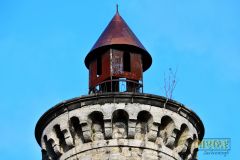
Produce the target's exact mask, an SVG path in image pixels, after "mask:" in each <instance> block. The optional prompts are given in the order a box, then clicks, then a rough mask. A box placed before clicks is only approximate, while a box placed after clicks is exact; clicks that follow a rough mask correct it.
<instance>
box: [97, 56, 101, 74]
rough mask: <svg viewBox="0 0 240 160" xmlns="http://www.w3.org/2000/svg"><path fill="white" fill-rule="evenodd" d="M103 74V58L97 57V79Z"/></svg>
mask: <svg viewBox="0 0 240 160" xmlns="http://www.w3.org/2000/svg"><path fill="white" fill-rule="evenodd" d="M101 74H102V56H98V57H97V77H99V76H100V75H101Z"/></svg>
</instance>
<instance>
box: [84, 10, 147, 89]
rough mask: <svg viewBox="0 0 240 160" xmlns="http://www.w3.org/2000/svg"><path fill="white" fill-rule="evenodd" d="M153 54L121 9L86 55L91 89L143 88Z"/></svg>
mask: <svg viewBox="0 0 240 160" xmlns="http://www.w3.org/2000/svg"><path fill="white" fill-rule="evenodd" d="M151 63H152V58H151V56H150V54H149V53H148V52H147V50H146V49H145V48H144V46H143V45H142V43H141V42H140V41H139V40H138V38H137V37H136V36H135V34H134V33H133V32H132V31H131V29H130V28H129V27H128V25H127V23H126V22H125V21H124V20H123V18H122V17H121V16H120V15H119V12H118V9H117V12H116V14H115V15H114V17H113V18H112V20H111V21H110V23H109V24H108V26H107V27H106V29H105V30H104V32H103V33H102V34H101V36H100V37H99V39H98V40H97V42H96V43H95V44H94V46H93V47H92V49H91V50H90V52H89V53H88V55H87V56H86V58H85V65H86V67H87V68H88V69H89V93H96V92H143V83H142V80H143V72H144V71H146V70H147V69H148V68H149V67H150V66H151Z"/></svg>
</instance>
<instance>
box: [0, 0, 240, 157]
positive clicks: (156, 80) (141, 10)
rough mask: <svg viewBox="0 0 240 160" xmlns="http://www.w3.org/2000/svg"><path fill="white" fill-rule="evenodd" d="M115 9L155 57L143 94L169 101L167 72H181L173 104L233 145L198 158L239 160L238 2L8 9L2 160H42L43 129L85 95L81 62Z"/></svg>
mask: <svg viewBox="0 0 240 160" xmlns="http://www.w3.org/2000/svg"><path fill="white" fill-rule="evenodd" d="M116 3H118V4H119V10H120V14H121V15H122V17H123V18H124V19H125V20H126V21H127V23H128V24H129V26H130V27H131V28H132V30H133V31H134V32H135V34H136V35H137V37H138V38H139V39H140V41H141V42H142V43H143V45H144V46H145V47H146V48H147V50H148V51H149V52H150V53H151V55H152V58H153V64H152V66H151V68H150V69H149V70H148V71H146V72H145V74H144V84H145V87H144V91H145V92H146V93H153V94H157V95H164V91H163V86H164V82H163V79H164V78H163V77H164V72H167V71H168V68H178V73H177V81H178V83H177V87H176V89H175V91H174V93H173V98H174V99H175V100H177V101H179V102H181V103H183V104H185V105H186V106H188V107H189V108H190V109H192V110H193V111H195V112H196V113H197V114H198V115H199V116H200V117H201V119H202V121H203V122H204V125H205V129H206V133H205V138H231V150H230V152H229V154H228V155H226V157H224V156H222V155H221V156H217V155H212V156H210V155H205V154H204V153H203V152H201V151H200V152H199V159H200V160H209V159H214V160H220V159H221V160H234V159H237V153H238V152H237V150H239V140H240V139H239V129H237V128H239V126H238V122H239V117H238V113H239V111H240V109H239V103H238V101H239V100H240V94H239V90H240V64H239V60H240V44H239V42H240V19H239V17H240V10H239V7H240V1H237V0H201V1H192V0H182V1H178V0H168V1H165V0H151V1H147V0H145V1H143V0H131V1H127V0H122V1H120V0H118V1H117V0H112V1H110V0H106V1H97V0H95V1H93V0H89V1H78V0H69V1H63V0H58V1H57V0H52V1H47V0H41V1H40V0H35V1H33V0H32V1H30V0H22V1H17V0H16V1H14V0H1V1H0V75H1V78H0V110H1V116H0V127H1V131H0V137H1V142H0V155H1V159H4V160H5V159H8V160H15V159H19V160H35V159H36V160H37V159H41V153H40V148H39V146H38V144H37V143H36V141H35V138H34V127H35V124H36V122H37V120H38V119H39V118H40V116H41V115H42V114H43V113H44V112H45V111H46V110H47V109H49V108H50V107H52V106H53V105H55V104H56V103H58V102H60V101H63V100H66V99H70V98H73V97H78V96H81V95H85V94H87V92H88V89H87V88H88V86H87V85H88V72H87V69H86V68H85V66H84V63H83V61H84V58H85V56H86V54H87V53H88V51H89V50H90V48H91V47H92V45H93V44H94V42H95V41H96V40H97V38H98V37H99V35H100V33H101V32H102V31H103V29H104V28H105V27H106V25H107V24H108V22H109V21H110V20H111V18H112V17H113V15H114V13H115V5H116Z"/></svg>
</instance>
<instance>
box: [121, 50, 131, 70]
mask: <svg viewBox="0 0 240 160" xmlns="http://www.w3.org/2000/svg"><path fill="white" fill-rule="evenodd" d="M130 62H131V56H130V53H129V52H124V53H123V71H126V72H130V71H131V63H130Z"/></svg>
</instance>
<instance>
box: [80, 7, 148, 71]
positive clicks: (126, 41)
mask: <svg viewBox="0 0 240 160" xmlns="http://www.w3.org/2000/svg"><path fill="white" fill-rule="evenodd" d="M109 46H129V47H132V48H134V49H137V50H139V51H140V52H139V53H140V54H143V70H144V71H145V70H147V69H148V68H149V67H150V66H151V63H152V58H151V56H150V54H149V53H148V52H147V50H146V49H145V48H144V46H143V45H142V43H141V42H140V41H139V40H138V38H137V37H136V36H135V34H134V33H133V32H132V30H131V29H130V28H129V27H128V25H127V23H126V22H125V21H124V19H123V18H122V17H121V16H120V15H119V12H118V11H117V12H116V14H115V15H114V17H113V18H112V20H111V21H110V23H109V24H108V26H107V27H106V29H105V30H104V31H103V33H102V34H101V36H100V37H99V38H98V40H97V42H96V43H95V44H94V45H93V47H92V49H91V50H90V52H89V53H88V55H87V56H86V58H85V65H86V66H87V68H89V61H90V59H91V58H92V57H93V56H94V55H95V54H97V50H98V49H100V48H103V47H109Z"/></svg>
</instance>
